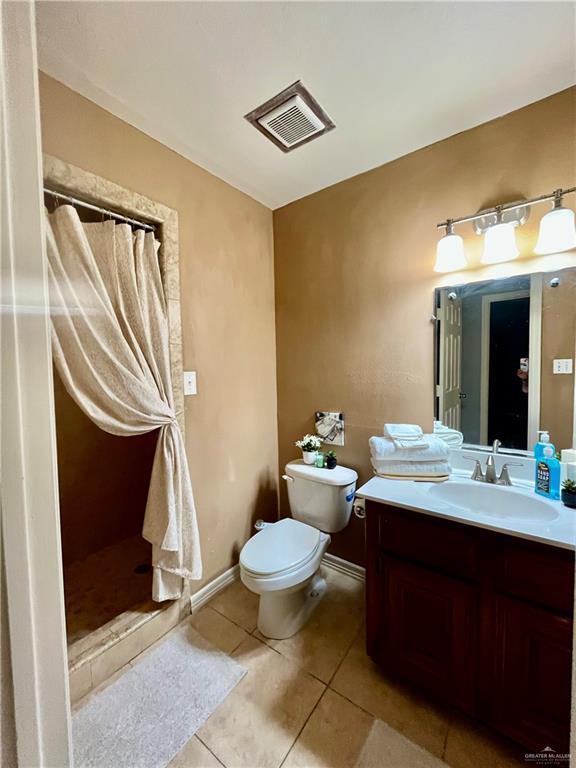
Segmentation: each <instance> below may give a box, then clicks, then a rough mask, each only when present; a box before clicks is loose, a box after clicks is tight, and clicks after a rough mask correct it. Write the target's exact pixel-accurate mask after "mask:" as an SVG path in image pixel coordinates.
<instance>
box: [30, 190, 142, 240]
mask: <svg viewBox="0 0 576 768" xmlns="http://www.w3.org/2000/svg"><path fill="white" fill-rule="evenodd" d="M44 192H45V193H46V194H48V195H52V197H57V198H59V199H60V200H66V201H67V202H69V203H72V205H79V206H80V207H81V208H88V209H89V210H91V211H98V213H105V214H106V216H110V217H111V218H113V219H117V220H118V221H123V222H125V223H126V224H135V225H136V226H137V227H141V228H142V229H145V230H146V231H147V232H154V231H155V229H156V227H155V226H154V224H145V223H144V222H143V221H137V220H136V219H130V218H129V217H128V216H122V214H121V213H116V212H115V211H109V210H108V209H107V208H100V206H98V205H93V204H92V203H87V202H86V201H85V200H78V198H77V197H70V195H64V194H62V192H56V190H55V189H50V188H49V187H44Z"/></svg>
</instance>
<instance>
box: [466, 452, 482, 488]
mask: <svg viewBox="0 0 576 768" xmlns="http://www.w3.org/2000/svg"><path fill="white" fill-rule="evenodd" d="M462 458H463V459H466V461H473V462H474V470H473V471H472V477H471V478H470V479H471V480H479V481H481V482H483V481H484V474H483V472H482V465H481V464H480V460H479V459H476V458H474V456H464V455H463V456H462Z"/></svg>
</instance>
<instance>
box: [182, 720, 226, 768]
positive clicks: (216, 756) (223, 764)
mask: <svg viewBox="0 0 576 768" xmlns="http://www.w3.org/2000/svg"><path fill="white" fill-rule="evenodd" d="M214 711H216V710H214ZM204 722H206V721H204ZM202 725H204V723H202ZM201 727H202V726H200V728H201ZM198 730H200V729H198ZM192 738H193V739H194V738H196V739H198V741H199V742H200V744H203V745H204V746H205V747H206V749H207V750H208V752H210V754H211V755H212V757H214V758H215V759H216V760H217V761H218V762H219V763H220V765H222V766H223V767H224V768H226V765H225V763H223V762H222V760H220V758H219V757H218V755H217V754H216V753H215V752H213V751H212V750H211V749H210V747H209V746H208V744H206V742H205V741H202V739H201V738H200V736H198V731H196V733H195V734H194V736H192ZM186 743H187V744H188V742H186ZM182 749H184V747H182Z"/></svg>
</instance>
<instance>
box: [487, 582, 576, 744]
mask: <svg viewBox="0 0 576 768" xmlns="http://www.w3.org/2000/svg"><path fill="white" fill-rule="evenodd" d="M493 635H494V644H493V645H491V644H490V643H488V644H487V647H486V652H487V653H488V654H490V657H491V658H489V659H487V660H486V661H485V665H484V668H485V669H486V672H487V674H486V677H485V679H486V680H488V681H489V685H490V691H489V692H488V696H486V697H483V698H484V700H485V701H487V702H488V703H487V707H488V712H487V713H486V717H487V719H488V721H489V722H490V723H491V724H492V725H493V726H494V727H495V728H497V729H498V730H499V731H502V732H503V733H506V734H508V735H509V736H510V737H512V738H513V739H516V740H517V741H519V742H520V743H521V744H525V745H526V746H528V747H530V748H531V749H534V750H536V751H539V750H542V749H544V748H545V747H551V748H552V749H554V750H556V751H557V752H567V751H568V741H569V731H570V682H571V677H572V622H571V621H570V619H568V618H565V617H563V616H559V615H556V614H554V613H552V612H550V611H547V610H544V609H542V608H536V607H534V606H531V605H528V604H527V603H523V602H521V601H518V600H513V599H511V598H508V597H504V596H503V595H496V596H495V597H494V628H493ZM490 667H492V669H491V670H490Z"/></svg>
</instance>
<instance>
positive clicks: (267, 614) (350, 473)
mask: <svg viewBox="0 0 576 768" xmlns="http://www.w3.org/2000/svg"><path fill="white" fill-rule="evenodd" d="M337 470H338V472H336V470H324V469H317V468H315V467H310V466H307V465H305V464H303V462H301V461H294V462H290V463H289V464H287V465H286V468H285V471H286V474H285V475H284V479H285V480H286V482H287V483H288V498H289V501H290V511H291V513H292V517H288V518H284V519H282V520H279V521H278V522H276V523H268V524H265V526H264V528H262V529H261V530H260V531H259V532H258V533H257V534H256V535H255V536H253V537H252V538H251V539H250V540H249V541H248V542H247V543H246V544H245V545H244V547H243V548H242V552H241V553H240V578H241V579H242V582H243V583H244V585H245V586H246V587H247V588H248V589H250V590H251V591H252V592H255V593H256V594H257V595H260V605H259V609H258V629H259V630H260V632H261V633H262V634H263V635H264V636H265V637H270V638H274V639H277V640H282V639H285V638H287V637H291V636H292V635H294V634H295V633H296V632H298V630H299V629H301V627H302V626H304V624H305V623H306V621H307V620H308V619H309V617H310V615H311V614H312V612H313V611H314V609H315V608H316V606H317V605H318V603H319V602H320V600H321V598H322V596H323V594H324V592H325V591H326V580H325V578H324V577H323V576H322V573H321V570H320V564H321V561H322V557H323V556H324V554H325V552H326V550H327V549H328V546H329V544H330V535H329V532H332V531H339V530H342V528H344V527H345V526H346V525H347V524H348V521H349V520H350V513H351V510H352V501H353V499H354V491H355V488H356V480H357V477H358V476H357V474H356V472H354V470H352V469H347V468H346V467H338V468H337Z"/></svg>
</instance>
